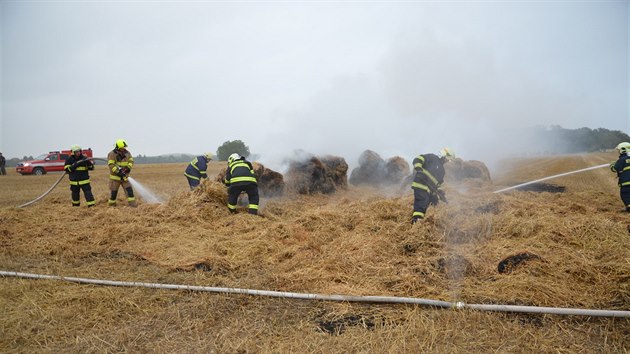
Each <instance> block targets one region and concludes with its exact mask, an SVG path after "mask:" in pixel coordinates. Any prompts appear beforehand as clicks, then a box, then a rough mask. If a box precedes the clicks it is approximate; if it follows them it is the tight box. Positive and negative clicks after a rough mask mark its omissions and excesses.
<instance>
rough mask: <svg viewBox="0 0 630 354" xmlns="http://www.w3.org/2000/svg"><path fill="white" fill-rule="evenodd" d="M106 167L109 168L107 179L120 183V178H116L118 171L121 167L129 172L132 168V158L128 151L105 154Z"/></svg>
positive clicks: (113, 151)
mask: <svg viewBox="0 0 630 354" xmlns="http://www.w3.org/2000/svg"><path fill="white" fill-rule="evenodd" d="M107 166H108V167H109V179H111V180H114V181H120V180H122V178H120V176H118V171H120V170H121V169H122V168H123V167H126V168H128V169H129V170H130V171H131V169H132V168H133V156H131V153H130V152H129V151H125V153H124V154H120V153H119V151H118V150H116V149H114V150H112V151H110V152H109V154H107Z"/></svg>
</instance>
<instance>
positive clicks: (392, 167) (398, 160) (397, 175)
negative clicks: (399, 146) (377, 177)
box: [385, 156, 409, 184]
mask: <svg viewBox="0 0 630 354" xmlns="http://www.w3.org/2000/svg"><path fill="white" fill-rule="evenodd" d="M408 175H409V163H408V162H407V161H405V159H403V158H402V157H400V156H394V157H392V158H390V159H389V160H387V163H386V164H385V181H386V182H387V183H388V184H398V183H400V182H402V181H403V179H405V177H407V176H408Z"/></svg>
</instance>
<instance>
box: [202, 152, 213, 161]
mask: <svg viewBox="0 0 630 354" xmlns="http://www.w3.org/2000/svg"><path fill="white" fill-rule="evenodd" d="M203 157H205V158H206V160H208V161H210V160H212V153H211V152H206V153H204V154H203Z"/></svg>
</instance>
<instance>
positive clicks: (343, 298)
mask: <svg viewBox="0 0 630 354" xmlns="http://www.w3.org/2000/svg"><path fill="white" fill-rule="evenodd" d="M0 276H4V277H17V278H30V279H48V280H62V281H68V282H73V283H79V284H94V285H107V286H122V287H139V288H140V287H141V288H152V289H169V290H187V291H204V292H215V293H224V294H242V295H257V296H271V297H280V298H289V299H301V300H320V301H340V302H370V303H395V304H415V305H425V306H432V307H441V308H451V309H458V310H459V309H465V308H468V309H471V310H478V311H497V312H520V313H539V314H554V315H574V316H594V317H626V318H630V311H618V310H591V309H574V308H559V307H536V306H516V305H492V304H466V303H463V302H461V301H458V302H455V303H452V302H448V301H439V300H431V299H421V298H413V297H395V296H349V295H321V294H306V293H291V292H284V291H268V290H253V289H240V288H217V287H210V286H196V285H177V284H159V283H143V282H131V281H115V280H103V279H89V278H75V277H64V276H59V275H45V274H33V273H21V272H10V271H3V270H0Z"/></svg>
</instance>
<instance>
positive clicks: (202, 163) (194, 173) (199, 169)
mask: <svg viewBox="0 0 630 354" xmlns="http://www.w3.org/2000/svg"><path fill="white" fill-rule="evenodd" d="M210 160H212V154H211V153H209V152H206V153H205V154H203V155H200V156H197V157H195V158H194V159H193V160H192V161H190V163H189V164H188V166H187V167H186V171H184V176H186V179H187V180H188V185H189V186H190V190H193V189H195V187H197V186H199V184H200V183H201V179H202V178H208V172H207V170H208V163H209V162H210Z"/></svg>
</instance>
